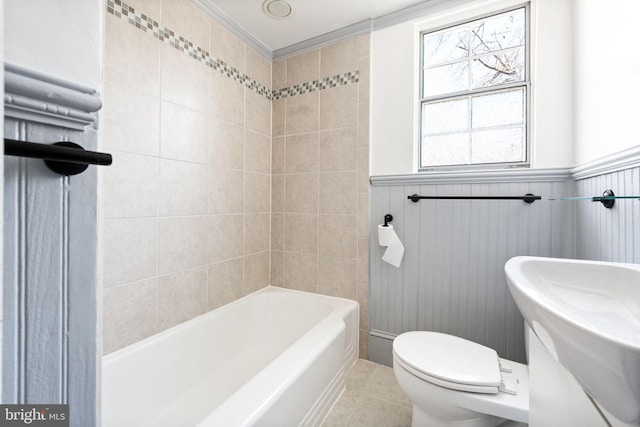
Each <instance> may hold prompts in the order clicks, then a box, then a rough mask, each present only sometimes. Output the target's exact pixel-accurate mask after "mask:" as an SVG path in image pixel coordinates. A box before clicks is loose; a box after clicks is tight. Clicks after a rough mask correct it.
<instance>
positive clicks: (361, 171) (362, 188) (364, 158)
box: [358, 148, 370, 193]
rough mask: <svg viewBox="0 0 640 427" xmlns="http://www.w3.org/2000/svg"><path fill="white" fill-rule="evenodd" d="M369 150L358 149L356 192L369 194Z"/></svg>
mask: <svg viewBox="0 0 640 427" xmlns="http://www.w3.org/2000/svg"><path fill="white" fill-rule="evenodd" d="M369 186H370V183H369V148H358V191H359V192H363V193H368V192H369Z"/></svg>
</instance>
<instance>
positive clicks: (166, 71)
mask: <svg viewBox="0 0 640 427" xmlns="http://www.w3.org/2000/svg"><path fill="white" fill-rule="evenodd" d="M161 64H162V66H161V68H162V72H161V79H160V84H161V92H162V99H163V100H166V101H170V102H173V103H174V104H178V105H182V106H183V107H187V108H190V109H192V110H194V111H198V112H200V113H208V112H209V67H207V66H206V65H205V64H203V63H201V62H198V61H196V60H194V59H193V58H191V57H190V56H189V55H187V54H185V53H183V52H180V51H178V50H176V49H175V48H173V47H171V46H169V45H166V44H163V45H162V49H161Z"/></svg>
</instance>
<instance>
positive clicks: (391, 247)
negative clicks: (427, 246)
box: [378, 224, 404, 268]
mask: <svg viewBox="0 0 640 427" xmlns="http://www.w3.org/2000/svg"><path fill="white" fill-rule="evenodd" d="M378 244H379V245H380V246H386V247H387V250H386V251H384V254H383V255H382V260H383V261H384V262H386V263H389V264H391V265H393V266H394V267H396V268H397V267H400V263H401V262H402V256H403V255H404V245H403V244H402V242H401V241H400V238H399V237H398V235H397V234H396V232H395V231H393V226H392V225H390V224H389V225H387V226H385V225H384V224H380V225H378Z"/></svg>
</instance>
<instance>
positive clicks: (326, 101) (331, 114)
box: [319, 84, 358, 130]
mask: <svg viewBox="0 0 640 427" xmlns="http://www.w3.org/2000/svg"><path fill="white" fill-rule="evenodd" d="M357 125H358V86H357V85H354V84H351V85H346V86H337V87H334V88H330V89H325V90H322V91H320V124H319V126H320V130H328V129H337V128H344V127H352V126H357Z"/></svg>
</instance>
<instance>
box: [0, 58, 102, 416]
mask: <svg viewBox="0 0 640 427" xmlns="http://www.w3.org/2000/svg"><path fill="white" fill-rule="evenodd" d="M4 83H5V98H4V114H5V115H4V136H5V138H8V139H13V140H17V141H23V142H35V143H40V144H51V143H53V142H57V141H73V142H75V143H77V144H79V145H81V146H82V147H84V148H85V149H88V150H96V148H97V147H98V130H97V124H98V110H100V108H101V100H100V96H99V94H98V92H97V91H96V90H94V89H93V88H89V87H84V86H81V85H79V84H76V83H75V82H70V81H67V80H62V79H58V78H57V77H54V76H52V75H50V74H44V73H41V72H38V71H35V70H31V69H26V68H23V67H18V66H15V65H10V64H5V65H4ZM97 188H98V171H97V166H90V167H89V168H88V169H87V170H86V171H84V172H83V173H81V174H78V175H73V176H63V175H59V174H56V173H54V172H53V171H52V170H49V169H48V168H47V167H46V166H45V163H44V162H43V161H42V160H39V159H28V158H23V157H14V156H7V157H5V159H4V242H3V250H4V271H3V273H4V279H3V280H4V281H3V286H4V289H3V296H2V297H3V310H4V313H3V315H4V322H3V325H2V326H3V344H4V348H3V351H2V359H3V360H2V363H3V381H2V387H3V389H2V401H3V403H5V404H27V403H46V404H68V405H69V407H70V408H72V409H71V412H70V418H69V419H70V422H71V425H74V426H90V425H96V423H97V420H98V406H97V402H98V389H97V385H98V382H99V373H98V371H99V363H100V362H99V359H98V354H99V350H100V333H99V326H98V316H99V312H98V306H97V301H98V299H99V294H98V286H97V280H98V279H97V275H98V272H97V259H98V242H97V235H98V218H97V212H98V194H97V192H98V191H97Z"/></svg>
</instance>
